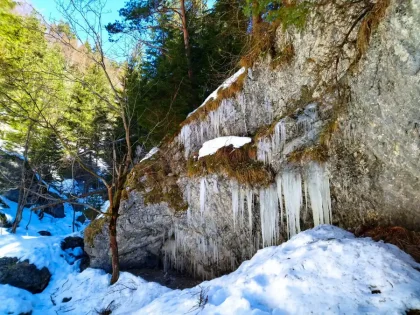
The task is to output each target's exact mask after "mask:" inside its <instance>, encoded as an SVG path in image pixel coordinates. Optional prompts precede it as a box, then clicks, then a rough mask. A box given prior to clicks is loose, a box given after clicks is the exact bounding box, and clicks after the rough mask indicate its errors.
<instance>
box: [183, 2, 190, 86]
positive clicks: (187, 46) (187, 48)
mask: <svg viewBox="0 0 420 315" xmlns="http://www.w3.org/2000/svg"><path fill="white" fill-rule="evenodd" d="M181 19H182V32H183V33H184V47H185V57H186V58H187V66H188V77H189V78H190V80H192V78H193V70H192V63H191V46H190V35H189V33H188V25H187V12H186V10H185V0H181Z"/></svg>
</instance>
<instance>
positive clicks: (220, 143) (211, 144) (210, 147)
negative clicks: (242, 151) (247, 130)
mask: <svg viewBox="0 0 420 315" xmlns="http://www.w3.org/2000/svg"><path fill="white" fill-rule="evenodd" d="M251 141H252V139H251V138H249V137H236V136H228V137H219V138H216V139H213V140H209V141H206V142H204V143H203V146H202V147H201V149H200V151H199V152H198V158H202V157H204V156H207V155H212V154H215V153H216V152H217V150H219V149H220V148H223V147H227V146H230V145H232V146H233V147H234V148H237V149H238V148H240V147H242V146H244V145H245V144H247V143H250V142H251Z"/></svg>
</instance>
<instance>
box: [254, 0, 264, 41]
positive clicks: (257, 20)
mask: <svg viewBox="0 0 420 315" xmlns="http://www.w3.org/2000/svg"><path fill="white" fill-rule="evenodd" d="M261 22H262V18H261V13H260V10H259V8H258V0H253V1H252V33H253V34H254V35H257V34H258V29H259V26H260V23H261ZM257 36H258V35H257Z"/></svg>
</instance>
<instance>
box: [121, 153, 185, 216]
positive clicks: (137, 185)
mask: <svg viewBox="0 0 420 315" xmlns="http://www.w3.org/2000/svg"><path fill="white" fill-rule="evenodd" d="M161 152H162V148H161V151H159V152H158V153H156V154H155V155H154V156H153V158H150V159H148V160H145V161H143V162H141V163H139V164H137V165H136V166H135V167H134V168H133V170H132V171H131V172H130V174H129V175H128V177H127V182H126V184H125V187H127V188H128V191H127V190H126V192H125V194H126V195H125V196H123V197H125V198H127V195H128V192H129V191H132V190H137V191H139V192H141V193H142V194H143V197H144V203H145V204H158V203H161V202H166V203H167V204H168V205H169V207H171V208H172V209H174V210H175V211H185V210H187V208H188V205H187V203H186V202H185V201H184V198H183V197H182V193H181V190H180V189H179V186H178V184H177V180H178V176H177V175H176V174H175V173H174V172H173V171H172V168H171V166H170V164H169V162H168V160H167V159H166V158H165V156H164V155H165V153H161ZM163 152H165V150H163ZM167 157H168V158H171V156H170V154H168V156H167Z"/></svg>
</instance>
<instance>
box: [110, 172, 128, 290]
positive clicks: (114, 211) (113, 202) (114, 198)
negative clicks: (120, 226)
mask: <svg viewBox="0 0 420 315" xmlns="http://www.w3.org/2000/svg"><path fill="white" fill-rule="evenodd" d="M126 178H127V172H124V173H122V174H120V175H119V176H118V182H117V187H116V190H115V194H114V195H112V187H110V188H109V189H108V190H109V191H108V197H109V201H110V207H111V211H110V214H111V220H110V221H109V245H110V247H111V257H112V260H111V262H112V277H111V285H112V284H114V283H115V282H117V281H118V278H119V277H120V260H119V256H118V243H117V219H118V216H119V214H118V211H119V208H120V204H121V195H122V192H123V189H124V183H125V179H126Z"/></svg>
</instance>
